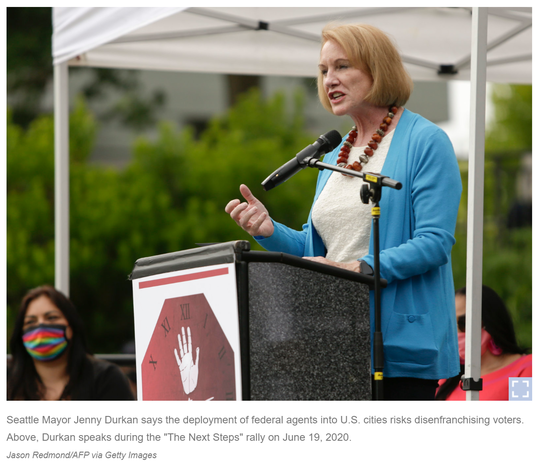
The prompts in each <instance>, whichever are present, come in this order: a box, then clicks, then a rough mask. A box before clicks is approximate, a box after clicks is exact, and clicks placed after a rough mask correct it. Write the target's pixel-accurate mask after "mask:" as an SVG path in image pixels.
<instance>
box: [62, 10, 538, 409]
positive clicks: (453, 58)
mask: <svg viewBox="0 0 540 466" xmlns="http://www.w3.org/2000/svg"><path fill="white" fill-rule="evenodd" d="M331 21H338V22H341V23H368V24H373V25H375V26H377V27H379V28H380V29H382V30H383V31H385V32H386V33H388V34H389V35H390V36H391V37H393V38H394V39H395V42H396V44H397V46H398V49H399V50H400V52H401V54H402V58H403V61H404V63H405V66H406V67H407V69H408V71H409V73H410V74H411V76H412V78H413V79H414V80H429V81H439V80H456V79H457V80H470V81H471V119H470V126H471V130H470V154H469V206H468V222H469V228H468V240H467V241H468V243H467V251H468V252H467V289H468V292H467V323H466V325H467V328H468V329H469V331H468V332H467V348H468V350H467V359H466V374H465V375H466V377H468V378H472V379H474V380H478V379H479V377H480V348H479V336H480V329H481V314H480V312H472V310H473V309H474V310H476V311H479V310H480V309H481V283H482V237H483V191H484V180H483V178H484V133H485V99H486V91H485V89H486V81H490V82H500V83H531V82H532V27H531V26H532V8H401V7H400V8H390V7H389V8H384V7H382V8H350V7H339V8H338V7H330V8H328V7H321V8H319V7H300V8H296V7H288V8H287V7H274V8H267V7H251V8H244V7H239V8H226V7H217V8H215V7H212V8H54V9H53V59H54V70H55V88H54V89H55V167H56V168H55V170H56V172H55V186H56V194H55V231H56V238H55V273H56V275H55V284H56V287H57V288H58V289H60V290H62V291H63V292H65V293H66V294H69V153H68V147H69V145H68V138H69V135H68V106H69V104H68V94H67V89H68V67H70V66H91V67H109V68H135V69H153V70H169V71H192V72H208V73H227V74H254V75H286V76H307V77H315V76H316V72H317V63H318V57H319V50H320V32H321V29H322V27H323V26H324V25H326V24H327V23H329V22H331ZM468 393H469V395H468V398H469V399H477V396H478V392H475V391H471V392H468Z"/></svg>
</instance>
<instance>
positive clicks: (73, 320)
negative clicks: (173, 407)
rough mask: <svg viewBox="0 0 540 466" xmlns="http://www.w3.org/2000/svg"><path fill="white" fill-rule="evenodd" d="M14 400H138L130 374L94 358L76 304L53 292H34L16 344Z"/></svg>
mask: <svg viewBox="0 0 540 466" xmlns="http://www.w3.org/2000/svg"><path fill="white" fill-rule="evenodd" d="M10 346H11V355H12V360H11V363H10V365H9V369H8V400H133V399H134V396H133V392H132V391H131V388H130V385H129V382H128V380H127V379H126V377H125V376H124V374H123V373H122V372H121V371H120V369H119V368H118V367H117V366H115V365H114V364H111V363H108V362H106V361H102V360H99V359H96V358H94V357H93V356H91V355H90V354H88V352H87V350H86V343H85V339H84V332H83V323H82V320H81V319H80V317H79V314H78V313H77V311H76V309H75V306H74V305H73V303H72V302H71V301H70V300H69V299H68V298H67V297H66V296H64V295H63V294H62V293H61V292H60V291H58V290H56V289H55V288H53V287H51V286H41V287H38V288H35V289H33V290H31V291H29V292H28V293H27V294H26V296H25V297H24V298H23V300H22V302H21V307H20V309H19V313H18V315H17V318H16V321H15V326H14V330H13V334H12V337H11V341H10Z"/></svg>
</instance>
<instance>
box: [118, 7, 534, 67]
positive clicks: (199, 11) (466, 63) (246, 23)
mask: <svg viewBox="0 0 540 466" xmlns="http://www.w3.org/2000/svg"><path fill="white" fill-rule="evenodd" d="M418 8H419V7H417V8H410V7H396V8H383V7H381V8H367V9H365V10H363V11H362V14H361V15H359V14H358V9H347V10H343V11H340V12H339V14H336V17H338V16H339V17H348V18H350V17H351V16H355V17H366V16H372V15H377V14H381V13H385V14H388V13H398V12H400V11H404V10H412V9H418ZM454 9H461V10H466V11H468V12H470V13H471V14H472V8H470V7H457V8H454ZM519 11H523V12H526V13H528V12H530V11H531V9H530V8H493V7H492V8H488V9H487V12H488V15H493V16H499V17H502V18H506V19H511V20H515V21H518V22H519V24H518V25H517V26H515V27H514V28H512V29H511V30H510V31H508V32H506V33H505V34H503V35H501V36H499V37H497V38H495V39H494V40H492V41H491V42H490V43H488V45H487V50H488V51H489V50H493V49H495V48H496V47H498V46H499V45H501V44H503V43H505V42H507V41H508V40H510V39H511V38H513V37H515V36H516V35H518V34H520V33H521V32H523V31H524V30H526V29H528V28H530V27H532V19H531V18H524V17H523V16H521V15H519V14H517V13H516V12H519ZM184 13H191V14H195V15H199V16H206V17H208V18H214V19H218V20H221V21H227V22H230V23H233V25H231V26H223V27H214V28H203V29H195V30H190V31H182V32H165V33H154V34H139V35H132V36H127V37H126V36H124V37H121V38H119V39H116V40H114V41H111V42H110V43H111V44H122V43H129V42H142V41H154V40H174V39H183V38H189V37H197V36H208V35H219V34H231V33H235V32H244V31H249V30H251V31H257V30H268V31H273V32H276V33H280V34H284V35H288V36H292V37H297V38H300V39H305V40H308V41H312V42H320V40H321V39H320V36H319V35H317V34H311V33H309V32H305V31H296V30H294V29H291V28H290V27H288V26H292V25H299V24H306V23H310V22H317V21H325V20H328V19H329V16H328V14H324V15H323V14H319V15H312V16H309V17H304V18H288V19H284V20H276V21H272V22H263V21H259V20H251V19H246V18H242V17H240V16H237V15H232V14H229V13H223V12H222V11H219V12H218V11H213V10H210V9H208V8H201V7H191V8H187V9H186V10H184ZM330 19H331V18H330ZM401 58H402V60H403V62H404V63H407V64H409V65H416V66H420V67H423V68H427V69H431V70H435V71H437V72H439V73H440V74H445V73H444V72H443V71H442V70H443V69H444V68H446V69H448V70H449V72H448V74H456V73H457V72H459V71H460V70H467V69H470V67H471V55H470V54H467V55H466V56H464V57H463V58H461V59H459V60H457V61H456V62H455V63H437V62H434V61H429V60H423V59H421V58H416V57H411V56H407V55H402V56H401ZM529 60H532V54H525V55H518V56H513V57H506V58H499V59H494V60H490V61H488V62H487V66H497V65H502V64H507V63H517V62H520V61H529Z"/></svg>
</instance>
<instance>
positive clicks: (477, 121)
mask: <svg viewBox="0 0 540 466" xmlns="http://www.w3.org/2000/svg"><path fill="white" fill-rule="evenodd" d="M487 24H488V20H487V8H478V7H475V8H473V16H472V39H471V52H472V54H471V114H470V135H469V136H470V140H469V180H468V186H469V188H468V189H469V198H468V207H467V281H466V286H467V294H466V317H465V326H466V329H467V331H466V333H465V335H466V338H465V348H466V349H465V374H464V386H467V384H466V382H468V386H469V388H472V389H469V390H467V400H468V401H474V400H478V399H479V391H478V388H479V387H478V386H477V385H476V384H475V382H479V381H480V368H481V366H480V357H481V355H480V334H481V331H482V253H483V227H484V147H485V129H486V128H485V126H486V61H487V60H486V54H487Z"/></svg>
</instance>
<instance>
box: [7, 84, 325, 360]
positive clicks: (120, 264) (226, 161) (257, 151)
mask: <svg viewBox="0 0 540 466" xmlns="http://www.w3.org/2000/svg"><path fill="white" fill-rule="evenodd" d="M286 104H287V102H286V101H285V97H284V96H283V95H277V96H275V97H274V98H272V99H269V100H263V99H262V97H261V95H260V93H258V92H257V91H253V92H251V93H249V94H248V95H246V96H245V97H244V98H243V99H241V100H240V101H239V103H238V104H237V105H236V106H235V107H234V108H232V109H231V110H230V111H229V112H228V113H227V114H226V115H223V116H221V117H218V118H216V119H214V120H213V121H212V122H211V124H210V126H209V128H208V130H207V131H206V132H204V133H203V134H202V135H201V137H200V139H198V140H196V139H195V138H194V134H193V131H192V130H190V129H187V130H184V131H178V130H177V129H175V128H174V127H173V126H172V125H171V124H170V123H165V122H163V123H161V124H160V132H159V137H157V139H156V140H154V141H150V140H148V139H142V138H141V139H139V140H137V141H136V144H135V147H134V159H133V161H132V163H131V164H130V165H129V166H127V167H126V168H125V169H124V170H121V171H118V170H113V169H107V168H103V167H98V166H92V165H90V164H88V163H87V157H88V154H89V152H90V150H91V147H92V143H93V141H94V132H95V130H96V123H95V121H94V119H93V117H92V116H91V115H90V114H89V112H88V110H87V109H86V107H85V105H84V103H83V101H82V100H80V101H78V103H77V105H76V107H75V109H74V110H73V111H72V114H71V120H70V150H71V167H70V197H71V199H70V201H71V210H70V235H71V240H70V260H71V264H70V279H71V280H70V294H71V298H72V299H73V301H74V302H75V304H76V305H77V307H78V309H79V310H80V311H81V313H82V315H83V318H84V321H85V323H86V325H87V329H88V334H89V341H90V347H91V349H92V350H93V351H95V352H117V351H119V350H120V348H121V346H122V344H123V343H124V342H126V341H128V340H130V339H132V338H133V304H132V291H131V283H130V281H129V280H128V275H129V273H130V272H131V270H132V268H133V265H134V262H135V261H136V260H137V259H138V258H140V257H146V256H152V255H157V254H162V253H167V252H171V251H177V250H183V249H189V248H193V247H196V244H195V243H208V242H221V241H231V240H237V239H246V240H247V239H250V238H248V236H247V234H246V233H244V232H243V231H242V230H241V229H240V228H239V227H238V226H237V225H236V224H235V223H234V222H233V221H232V220H231V219H230V217H229V216H228V215H227V214H226V213H225V211H224V207H225V205H226V204H227V202H228V201H229V200H230V199H233V198H237V197H239V192H238V187H239V185H240V184H241V183H245V184H247V185H248V186H250V187H251V188H253V192H254V194H255V195H256V196H258V197H260V199H261V200H262V201H263V202H264V203H266V205H267V206H268V208H269V210H270V212H273V213H274V214H275V218H276V219H277V220H278V221H282V222H285V223H287V224H289V225H291V226H296V227H297V228H301V225H302V223H303V222H304V221H305V219H306V218H307V215H308V211H309V207H310V205H311V202H312V198H313V194H314V189H315V178H316V176H317V171H316V170H310V169H307V170H304V171H303V172H301V173H299V174H298V175H296V176H295V178H294V183H293V182H289V183H285V184H284V185H282V186H280V188H279V189H275V190H272V191H270V192H268V193H265V192H264V191H263V190H262V188H261V187H260V184H261V182H262V180H263V179H264V178H265V177H266V176H267V175H268V174H269V173H271V172H272V171H273V170H274V169H276V168H277V167H279V166H280V165H281V164H283V163H284V162H285V161H286V160H288V159H290V158H291V157H292V156H293V155H294V154H295V153H296V152H298V151H299V150H300V149H302V148H303V147H305V146H306V145H307V144H309V143H311V142H313V135H309V134H306V133H305V132H304V131H303V129H302V128H303V121H302V118H301V114H302V113H301V111H302V102H301V97H300V96H298V97H297V99H296V102H295V105H294V106H293V107H294V109H293V111H287V110H286V108H287V107H288V106H287V105H286ZM289 107H290V105H289ZM7 135H8V138H7V139H8V154H7V155H8V234H7V246H8V263H7V268H8V311H9V317H10V319H9V320H8V327H9V328H10V327H11V325H12V321H13V316H14V313H15V312H16V310H17V309H18V305H19V302H20V299H21V298H22V296H23V295H24V293H25V292H26V291H27V290H28V289H30V288H32V287H34V286H38V285H41V284H43V283H54V149H53V141H54V136H53V120H52V118H51V117H50V116H44V117H40V118H38V119H37V120H35V121H34V122H33V123H32V124H31V125H30V126H29V128H28V130H23V129H21V128H20V127H19V126H17V125H15V124H13V123H12V122H11V121H10V122H9V123H8V129H7ZM251 243H252V245H253V247H254V248H256V247H257V246H256V245H255V244H254V242H253V240H252V241H251Z"/></svg>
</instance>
